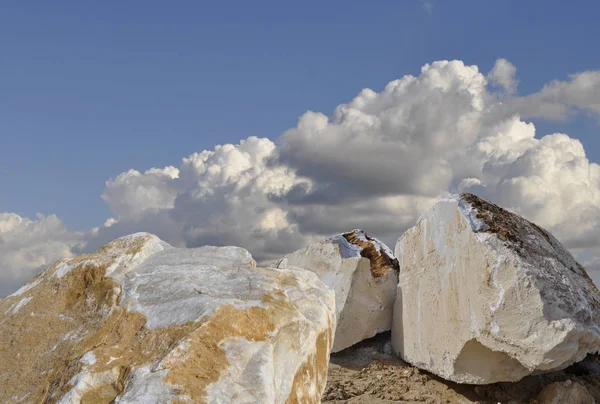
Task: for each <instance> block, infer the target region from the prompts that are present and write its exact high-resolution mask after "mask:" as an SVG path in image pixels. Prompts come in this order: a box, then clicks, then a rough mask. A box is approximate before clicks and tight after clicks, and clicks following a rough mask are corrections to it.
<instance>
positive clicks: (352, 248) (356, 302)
mask: <svg viewBox="0 0 600 404" xmlns="http://www.w3.org/2000/svg"><path fill="white" fill-rule="evenodd" d="M278 267H280V268H287V267H290V268H293V267H299V268H304V269H308V270H310V271H312V272H314V273H316V274H317V275H318V276H319V278H320V279H321V280H322V281H323V282H324V283H325V284H326V285H327V286H329V287H330V288H331V289H332V290H333V291H335V306H336V314H337V330H336V334H335V338H334V343H333V351H332V352H338V351H340V350H342V349H344V348H347V347H349V346H351V345H354V344H355V343H357V342H360V341H362V340H364V339H367V338H370V337H372V336H374V335H375V334H377V333H380V332H383V331H388V330H389V329H390V327H391V325H392V309H393V305H394V299H395V295H396V286H397V284H398V272H397V269H398V261H397V260H396V258H395V257H394V255H393V253H392V252H391V251H390V249H389V248H388V247H387V246H386V245H385V244H383V243H382V242H380V241H379V240H377V239H375V238H372V237H369V236H367V234H366V233H365V232H363V231H362V230H353V231H351V232H348V233H344V234H340V235H337V236H334V237H331V238H329V239H327V240H324V241H322V242H320V243H317V244H313V245H310V246H308V247H306V248H303V249H302V250H299V251H296V252H294V253H292V254H289V255H286V256H285V257H284V258H283V259H282V260H281V261H280V262H279V263H278Z"/></svg>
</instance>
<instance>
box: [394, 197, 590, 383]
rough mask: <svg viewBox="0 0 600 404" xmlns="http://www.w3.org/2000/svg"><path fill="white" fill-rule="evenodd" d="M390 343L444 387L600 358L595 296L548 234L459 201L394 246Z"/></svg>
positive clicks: (441, 205) (479, 203) (483, 205)
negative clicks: (395, 279)
mask: <svg viewBox="0 0 600 404" xmlns="http://www.w3.org/2000/svg"><path fill="white" fill-rule="evenodd" d="M395 253H396V256H397V257H398V261H399V265H400V277H399V284H398V290H397V296H396V303H395V306H394V320H393V327H392V343H393V347H394V350H395V351H396V352H397V353H398V354H400V355H401V356H402V358H403V359H404V360H406V361H408V362H410V363H412V364H413V365H415V366H418V367H420V368H422V369H426V370H428V371H430V372H432V373H435V374H437V375H439V376H441V377H443V378H445V379H448V380H452V381H456V382H459V383H476V384H486V383H494V382H498V381H516V380H519V379H521V378H522V377H524V376H526V375H528V374H531V373H539V372H546V371H550V370H554V369H561V368H565V367H566V366H568V365H570V364H572V363H574V362H577V361H580V360H582V359H583V358H584V357H585V356H586V355H587V354H588V353H591V352H597V351H598V350H599V349H600V327H599V324H600V318H599V313H600V312H599V309H600V298H599V295H598V290H597V289H596V287H595V286H594V285H593V283H592V282H591V280H590V279H589V278H588V277H587V274H585V270H583V268H581V267H579V265H578V264H577V263H576V262H575V260H574V259H573V257H572V256H571V255H570V254H569V253H568V252H567V251H566V249H565V248H564V247H563V246H562V245H561V244H560V243H559V242H558V241H557V240H556V239H555V238H554V237H552V236H551V235H550V234H549V233H547V232H546V231H544V230H543V229H540V228H539V227H537V226H535V225H534V224H532V223H530V222H528V221H526V220H525V219H523V218H521V217H519V216H517V215H514V214H512V213H508V212H507V211H504V210H501V209H500V208H498V207H496V206H495V205H491V204H488V203H487V202H485V201H483V200H481V199H479V198H477V197H474V196H473V195H462V196H460V197H459V196H457V197H453V198H447V199H444V200H442V201H440V202H438V203H437V204H436V205H435V206H434V207H433V208H432V209H431V210H430V211H428V212H427V213H426V214H425V215H424V216H423V217H421V218H420V219H419V221H418V223H417V225H416V226H415V227H413V228H411V229H409V230H408V231H407V232H406V233H405V234H404V235H403V236H402V237H400V238H399V239H398V242H397V244H396V251H395Z"/></svg>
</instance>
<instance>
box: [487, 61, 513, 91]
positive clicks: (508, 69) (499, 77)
mask: <svg viewBox="0 0 600 404" xmlns="http://www.w3.org/2000/svg"><path fill="white" fill-rule="evenodd" d="M516 74H517V68H516V67H515V66H514V65H513V64H512V63H510V62H509V61H508V60H506V59H498V60H496V63H495V64H494V68H493V69H492V71H490V72H489V73H488V75H487V77H488V80H489V81H490V82H491V83H492V84H494V85H496V86H499V87H502V88H503V89H504V91H506V92H507V93H509V94H512V93H514V92H515V91H516V90H517V85H518V83H519V82H518V80H517V79H516Z"/></svg>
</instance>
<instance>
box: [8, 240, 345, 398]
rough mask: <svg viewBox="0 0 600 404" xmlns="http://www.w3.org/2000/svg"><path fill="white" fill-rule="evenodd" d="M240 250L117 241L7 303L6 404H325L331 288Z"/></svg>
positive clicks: (52, 272)
mask: <svg viewBox="0 0 600 404" xmlns="http://www.w3.org/2000/svg"><path fill="white" fill-rule="evenodd" d="M255 265H256V264H255V262H254V260H253V259H252V257H251V256H250V254H249V253H248V252H247V251H246V250H244V249H242V248H238V247H200V248H194V249H178V248H173V247H171V246H169V245H168V244H166V243H164V242H162V241H161V240H159V239H158V238H157V237H156V236H153V235H150V234H147V233H138V234H134V235H131V236H127V237H123V238H119V239H117V240H115V241H113V242H111V243H110V244H108V245H106V246H105V247H103V248H101V249H100V250H98V251H96V252H95V253H93V254H90V255H82V256H79V257H76V258H72V259H66V260H63V261H60V262H58V263H57V264H55V265H53V266H52V267H50V268H49V269H47V270H46V271H44V272H42V273H41V274H40V275H38V276H37V277H36V278H34V279H33V280H32V281H31V282H29V283H28V284H27V285H25V286H24V287H22V288H21V289H20V290H19V291H17V292H16V293H14V294H12V295H11V296H8V297H7V298H6V299H4V300H2V301H1V302H0V335H2V338H0V402H3V403H8V402H15V403H16V402H23V403H25V402H27V403H34V402H35V403H39V402H51V403H56V402H58V403H111V402H114V403H190V402H194V403H319V402H320V397H321V394H322V392H323V389H324V388H325V383H326V377H327V364H328V360H329V352H330V349H331V346H332V343H333V335H334V333H335V310H334V294H333V292H331V291H330V290H329V289H327V287H325V285H323V283H322V282H321V281H320V280H319V279H318V277H317V276H315V275H314V274H313V273H311V272H309V271H291V270H281V269H273V268H257V267H256V266H255Z"/></svg>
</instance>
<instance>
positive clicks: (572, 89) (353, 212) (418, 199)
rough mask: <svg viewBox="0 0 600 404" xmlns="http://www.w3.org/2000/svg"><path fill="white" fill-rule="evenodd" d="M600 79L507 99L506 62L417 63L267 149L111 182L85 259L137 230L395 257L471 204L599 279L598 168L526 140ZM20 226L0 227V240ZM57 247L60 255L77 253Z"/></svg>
mask: <svg viewBox="0 0 600 404" xmlns="http://www.w3.org/2000/svg"><path fill="white" fill-rule="evenodd" d="M599 75H600V72H584V73H580V74H576V75H573V76H571V78H570V80H569V81H566V82H559V81H555V82H552V83H550V84H548V85H547V86H545V87H544V88H543V89H542V90H540V91H539V92H538V93H535V94H530V95H525V96H521V97H517V96H515V95H514V92H515V90H516V88H517V83H518V80H517V77H516V68H515V67H514V66H513V65H512V64H511V63H510V62H508V61H506V60H504V59H499V60H498V61H497V62H496V64H495V66H494V68H493V69H492V71H490V72H489V73H487V74H485V73H482V72H480V71H479V69H478V67H477V66H468V65H465V64H464V63H463V62H461V61H439V62H434V63H432V64H427V65H425V66H424V67H423V68H422V69H421V72H420V74H419V75H418V76H411V75H407V76H404V77H402V78H400V79H398V80H394V81H392V82H390V83H389V84H388V85H387V86H385V88H384V89H383V90H381V91H380V92H377V91H374V90H371V89H364V90H362V91H360V92H359V93H358V95H357V96H356V97H355V98H354V99H352V100H350V101H349V102H348V103H345V104H341V105H339V106H338V107H337V108H336V109H335V111H334V113H333V114H332V115H331V116H327V115H325V114H322V113H319V112H307V113H305V114H304V115H302V116H301V117H300V118H299V120H298V124H297V125H296V127H294V128H292V129H289V130H287V131H286V132H284V133H283V134H282V135H281V136H280V137H279V138H277V139H276V140H275V142H274V141H271V140H269V139H264V138H263V139H261V138H256V137H250V138H247V139H245V140H242V141H240V142H239V144H225V145H218V146H216V147H215V148H214V149H212V150H204V151H201V152H197V153H193V154H191V155H189V156H187V157H184V158H183V159H182V160H181V162H180V163H179V165H178V166H177V167H172V166H169V167H165V168H151V169H149V170H147V171H145V172H143V173H142V172H139V171H136V170H129V171H127V172H124V173H122V174H120V175H118V176H116V177H115V178H114V179H110V180H109V181H107V182H106V187H105V190H104V192H103V194H102V198H103V199H104V200H105V201H106V202H107V203H108V205H109V206H110V208H111V209H112V211H113V212H114V214H115V217H114V218H110V219H108V220H107V221H106V222H105V223H104V225H103V226H100V227H98V228H94V229H92V230H90V231H89V232H88V233H87V234H86V235H85V240H86V243H87V244H86V246H85V250H86V251H88V250H89V251H91V250H94V249H96V248H98V247H99V246H100V245H102V244H104V243H106V242H108V241H110V240H112V239H114V238H116V237H118V236H122V235H124V234H128V233H132V232H136V231H149V232H152V233H155V234H157V235H158V236H159V237H161V238H163V239H164V240H166V241H168V242H170V243H171V244H173V245H177V246H188V247H192V246H199V245H205V244H210V245H227V244H233V245H240V246H243V247H245V248H247V249H249V250H250V251H251V252H252V254H253V255H254V256H255V257H256V258H257V259H258V260H269V259H272V258H276V257H279V256H281V255H282V254H284V253H286V252H289V251H292V250H294V249H297V248H301V247H302V246H304V245H306V244H307V243H309V242H312V241H315V240H317V239H320V238H322V237H324V236H326V235H330V234H333V233H337V232H342V231H346V230H349V229H352V228H363V229H365V230H366V231H368V232H370V233H372V234H374V235H376V236H378V237H380V238H382V239H383V240H384V241H385V242H387V243H389V244H391V245H393V244H394V242H395V240H396V238H397V237H398V236H399V235H400V234H401V233H402V232H403V231H404V230H406V229H407V228H408V227H410V226H412V225H413V224H414V223H415V221H416V219H417V218H418V216H420V215H421V214H422V213H423V212H424V211H425V210H426V209H427V208H429V207H430V206H431V205H432V204H433V203H435V201H436V200H437V199H438V198H439V197H441V196H444V195H446V194H447V193H455V192H464V191H470V192H474V193H476V194H479V195H481V196H483V197H486V198H488V199H490V200H492V201H494V202H496V203H498V204H500V205H502V206H505V207H507V208H509V209H512V210H514V211H516V212H518V213H520V214H523V215H524V216H525V217H527V218H528V219H531V220H533V221H535V222H537V223H539V224H540V225H542V226H544V227H546V228H547V229H548V230H550V231H552V232H553V233H554V234H556V236H557V237H558V238H559V239H560V240H561V241H563V242H564V243H565V244H566V246H567V247H569V248H570V249H571V251H573V252H574V253H576V254H577V255H578V256H579V257H580V258H581V260H582V261H583V262H585V263H587V264H589V265H590V268H592V269H600V265H598V262H600V237H599V236H598V235H600V166H599V165H598V164H596V163H593V162H591V161H589V159H588V158H587V156H586V154H585V150H584V148H583V146H582V144H581V143H580V142H579V141H578V140H576V139H574V138H571V137H569V136H568V135H566V134H559V133H557V134H546V135H545V136H536V130H535V126H534V125H533V124H532V123H531V122H527V120H526V118H527V117H531V116H543V117H549V118H560V117H565V116H567V115H569V114H570V113H573V111H587V112H588V113H598V112H600V108H599V104H598V99H597V94H600V91H598V87H597V85H598V84H597V83H599V82H600V79H598V77H599ZM48 218H49V217H48ZM55 219H56V218H55ZM40 220H42V219H40ZM56 220H58V219H56ZM16 222H17V220H16V219H15V218H13V217H11V218H9V217H6V218H5V219H4V220H3V221H0V231H2V229H5V228H6V229H9V228H10V229H12V228H13V227H15V226H18V225H15V223H16ZM11 231H12V230H11ZM63 231H64V232H65V234H70V233H69V232H68V231H67V230H65V229H63ZM69 240H71V239H69ZM63 244H64V245H66V246H67V247H64V248H63V249H62V250H61V249H57V251H59V252H60V251H62V252H63V253H65V254H66V253H68V252H69V248H70V246H71V245H73V243H72V242H71V241H70V243H63ZM23 245H24V246H26V245H28V244H27V243H24V244H23ZM20 249H21V246H20V245H18V246H17V245H15V246H14V247H13V250H14V251H19V250H20ZM57 254H58V253H57ZM32 262H33V261H32ZM11 265H12V266H11V268H13V269H11V270H14V268H20V267H23V265H25V264H23V263H19V262H16V261H14V262H13V264H11ZM27 265H29V266H28V267H30V268H34V267H36V264H35V263H34V264H27ZM37 267H39V265H38V266H37ZM37 267H36V268H37ZM598 274H600V272H599V273H598ZM598 274H594V275H593V276H596V275H598ZM598 278H599V279H600V276H598Z"/></svg>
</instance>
